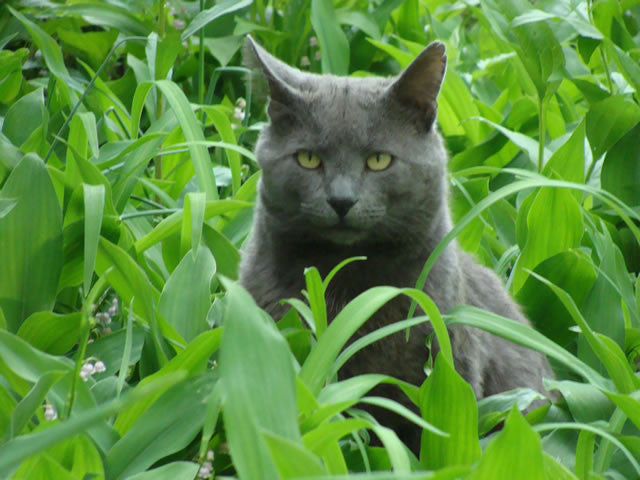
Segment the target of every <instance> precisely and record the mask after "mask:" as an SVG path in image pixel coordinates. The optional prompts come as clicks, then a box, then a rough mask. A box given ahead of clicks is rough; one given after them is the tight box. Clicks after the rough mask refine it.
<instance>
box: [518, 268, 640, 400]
mask: <svg viewBox="0 0 640 480" xmlns="http://www.w3.org/2000/svg"><path fill="white" fill-rule="evenodd" d="M531 275H533V276H534V277H535V278H537V279H538V280H539V281H540V282H542V283H544V284H546V285H547V286H548V287H549V288H551V289H552V290H553V292H554V293H555V294H556V295H557V296H558V298H559V299H560V301H561V302H562V303H563V305H564V306H565V308H566V309H567V311H568V312H569V313H570V314H571V317H572V318H573V320H574V321H575V322H576V324H577V325H578V326H579V327H580V330H581V331H582V334H583V335H584V336H585V338H586V340H587V341H588V342H589V346H590V347H591V348H592V349H593V351H594V352H595V353H596V355H598V358H599V359H600V361H601V362H602V363H603V365H604V366H605V368H606V369H607V373H608V374H609V376H610V377H611V379H612V380H613V382H614V384H615V386H616V388H617V389H618V391H620V392H622V393H630V392H632V391H634V390H637V389H638V388H640V379H638V378H637V377H636V376H635V375H634V374H633V372H632V371H631V367H630V365H629V363H628V362H627V359H626V357H625V355H624V352H623V351H622V349H621V348H620V347H619V346H618V344H617V343H615V342H614V341H613V340H611V338H609V337H607V336H605V335H602V334H599V333H597V332H594V331H593V330H592V329H591V327H590V326H589V324H588V323H587V322H586V321H585V319H584V317H583V316H582V313H580V310H579V309H578V307H577V306H576V304H575V302H574V301H573V299H572V298H571V297H570V296H569V294H568V293H567V292H565V291H564V290H562V289H561V288H559V287H558V286H556V285H554V284H552V283H551V282H549V280H547V279H546V278H543V277H541V276H539V275H537V274H536V273H533V272H531Z"/></svg>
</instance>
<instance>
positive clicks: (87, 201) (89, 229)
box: [82, 184, 105, 296]
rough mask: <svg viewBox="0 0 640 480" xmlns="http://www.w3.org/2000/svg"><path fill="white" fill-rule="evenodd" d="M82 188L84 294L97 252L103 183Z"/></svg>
mask: <svg viewBox="0 0 640 480" xmlns="http://www.w3.org/2000/svg"><path fill="white" fill-rule="evenodd" d="M83 188H84V215H85V216H84V280H83V283H82V286H83V290H84V293H85V296H86V295H87V294H88V293H89V288H90V287H91V278H92V277H93V270H94V267H95V264H96V256H97V254H98V240H99V239H100V227H101V225H102V215H103V213H104V193H105V189H104V185H87V184H84V185H83Z"/></svg>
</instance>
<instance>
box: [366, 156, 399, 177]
mask: <svg viewBox="0 0 640 480" xmlns="http://www.w3.org/2000/svg"><path fill="white" fill-rule="evenodd" d="M392 159H393V157H392V156H391V154H389V153H376V154H375V155H371V156H370V157H369V158H367V167H368V168H369V170H373V171H374V172H379V171H380V170H385V169H387V168H389V165H391V160H392Z"/></svg>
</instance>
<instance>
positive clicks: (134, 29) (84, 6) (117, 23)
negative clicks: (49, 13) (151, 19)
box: [58, 3, 151, 37]
mask: <svg viewBox="0 0 640 480" xmlns="http://www.w3.org/2000/svg"><path fill="white" fill-rule="evenodd" d="M58 8H59V13H60V14H62V15H80V16H81V17H83V18H84V19H85V20H86V21H87V22H89V23H90V24H91V25H101V26H103V27H113V28H115V29H117V30H118V31H121V32H123V33H126V34H128V35H140V36H143V37H146V36H147V35H148V34H149V32H150V30H151V29H150V26H149V25H148V24H147V23H145V22H143V21H141V20H140V19H139V18H138V17H137V16H136V15H134V14H132V13H130V12H129V11H128V10H127V9H126V8H124V7H121V6H118V5H112V4H109V3H99V4H98V3H71V4H66V5H64V6H60V7H58Z"/></svg>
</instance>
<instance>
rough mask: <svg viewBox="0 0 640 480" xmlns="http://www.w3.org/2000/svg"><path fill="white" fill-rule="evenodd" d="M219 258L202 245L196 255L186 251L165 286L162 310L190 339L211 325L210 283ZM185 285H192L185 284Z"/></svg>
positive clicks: (160, 303)
mask: <svg viewBox="0 0 640 480" xmlns="http://www.w3.org/2000/svg"><path fill="white" fill-rule="evenodd" d="M215 273H216V262H215V260H214V258H213V255H211V252H210V251H209V249H208V248H206V247H204V246H202V245H200V246H199V247H197V249H196V250H195V251H194V255H190V254H188V255H185V256H184V257H183V258H182V260H181V261H180V264H179V265H178V267H177V268H176V269H175V270H174V271H173V273H172V274H171V276H170V277H169V279H168V280H167V283H166V284H165V286H164V289H163V291H162V295H160V301H159V303H158V310H159V311H160V313H161V314H162V316H163V318H164V319H165V320H166V321H167V322H169V323H170V324H171V325H172V326H173V327H174V328H175V329H176V330H177V331H178V333H179V334H180V335H182V337H183V338H184V339H185V340H186V341H187V342H190V341H191V340H193V339H194V338H195V337H196V336H198V335H199V334H201V333H202V332H204V331H206V330H208V329H209V324H208V323H207V312H208V311H209V308H210V307H211V298H210V293H209V291H210V285H211V279H212V278H213V275H214V274H215ZM185 285H189V287H188V288H185Z"/></svg>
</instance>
